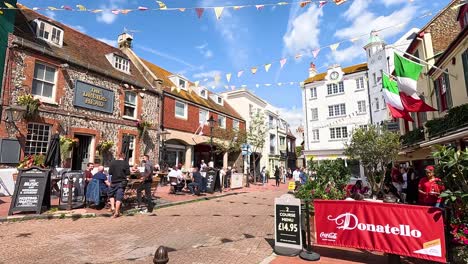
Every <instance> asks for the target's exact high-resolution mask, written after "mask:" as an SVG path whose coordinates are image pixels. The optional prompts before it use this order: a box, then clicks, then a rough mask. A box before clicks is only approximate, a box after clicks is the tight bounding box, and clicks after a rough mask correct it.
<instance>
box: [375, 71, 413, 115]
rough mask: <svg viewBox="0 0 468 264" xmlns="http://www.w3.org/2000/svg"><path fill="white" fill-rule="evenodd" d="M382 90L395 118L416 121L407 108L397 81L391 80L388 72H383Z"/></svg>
mask: <svg viewBox="0 0 468 264" xmlns="http://www.w3.org/2000/svg"><path fill="white" fill-rule="evenodd" d="M382 88H383V89H382V90H383V94H384V97H385V101H386V102H387V107H388V109H389V110H390V113H391V114H392V116H393V117H394V118H403V119H405V120H408V121H411V122H414V121H413V119H412V118H411V116H410V115H409V113H408V111H406V110H405V107H404V106H403V103H402V101H401V97H400V91H399V90H398V86H397V82H396V81H394V80H391V79H390V78H389V77H388V75H387V74H385V73H384V74H382Z"/></svg>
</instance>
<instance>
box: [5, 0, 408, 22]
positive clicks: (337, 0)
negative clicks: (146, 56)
mask: <svg viewBox="0 0 468 264" xmlns="http://www.w3.org/2000/svg"><path fill="white" fill-rule="evenodd" d="M347 1H348V0H305V1H282V2H278V3H258V4H248V5H225V6H206V7H168V6H167V5H166V4H165V3H164V2H162V1H155V2H156V4H157V8H151V7H148V6H138V7H135V8H113V9H102V8H101V9H90V8H87V7H86V6H84V5H82V4H78V5H76V6H75V7H72V6H70V5H62V6H60V7H55V6H47V7H33V8H32V9H33V10H48V11H76V12H88V13H102V12H111V13H113V14H114V15H120V14H121V15H126V14H129V13H130V12H136V11H140V12H141V11H179V12H185V11H187V10H195V13H196V15H197V17H198V18H201V17H202V15H203V14H204V12H205V10H209V9H212V10H213V11H214V13H215V16H216V18H217V19H220V18H221V15H222V13H223V11H224V10H225V9H232V10H240V9H243V8H253V7H255V8H256V9H257V10H262V9H264V8H265V7H269V6H270V7H273V6H287V5H294V4H298V5H299V6H300V7H301V8H304V7H306V6H308V5H309V4H311V3H316V4H318V5H319V7H322V6H324V5H326V4H328V3H334V4H336V5H341V4H343V3H345V2H347ZM410 1H411V0H410ZM4 5H5V7H0V11H1V10H4V9H21V8H23V7H26V6H25V5H22V4H18V7H16V6H14V5H12V4H10V3H7V2H4Z"/></svg>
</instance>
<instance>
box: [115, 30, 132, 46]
mask: <svg viewBox="0 0 468 264" xmlns="http://www.w3.org/2000/svg"><path fill="white" fill-rule="evenodd" d="M132 40H133V37H132V35H130V34H128V33H126V32H125V33H122V34H120V35H119V37H118V38H117V45H118V46H119V49H121V48H132Z"/></svg>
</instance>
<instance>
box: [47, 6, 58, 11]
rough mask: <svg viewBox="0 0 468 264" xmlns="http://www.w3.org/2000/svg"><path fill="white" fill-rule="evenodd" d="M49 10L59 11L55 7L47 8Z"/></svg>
mask: <svg viewBox="0 0 468 264" xmlns="http://www.w3.org/2000/svg"><path fill="white" fill-rule="evenodd" d="M47 9H49V10H51V11H55V10H57V8H56V7H53V6H49V7H47Z"/></svg>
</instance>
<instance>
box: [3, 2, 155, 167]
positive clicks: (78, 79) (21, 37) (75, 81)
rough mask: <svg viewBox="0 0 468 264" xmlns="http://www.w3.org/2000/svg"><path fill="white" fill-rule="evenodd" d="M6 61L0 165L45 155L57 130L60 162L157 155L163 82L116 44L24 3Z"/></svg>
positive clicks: (133, 161)
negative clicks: (140, 67)
mask: <svg viewBox="0 0 468 264" xmlns="http://www.w3.org/2000/svg"><path fill="white" fill-rule="evenodd" d="M5 68H6V70H5V73H6V74H5V78H4V82H3V89H2V106H3V113H2V120H1V125H0V139H1V144H0V157H1V158H0V166H16V165H17V164H18V163H21V161H22V160H24V159H25V158H28V157H39V156H42V155H44V154H45V153H46V151H47V148H48V146H49V142H50V139H51V136H52V135H53V134H55V133H59V134H60V141H61V152H62V153H61V154H62V155H61V156H62V166H63V167H70V168H72V169H77V170H78V169H83V168H84V167H85V166H86V163H88V162H94V163H99V164H104V165H107V164H108V163H109V162H110V160H112V159H113V158H115V157H116V155H117V154H118V153H125V155H126V156H127V158H128V160H129V162H130V164H136V163H139V162H140V157H141V156H142V155H143V154H148V155H149V156H150V158H151V159H153V160H157V159H158V153H159V148H158V146H159V136H158V132H157V128H158V127H159V113H160V109H159V107H160V100H161V92H160V84H159V83H158V82H154V83H149V82H148V81H147V80H146V78H145V77H144V76H143V75H142V74H141V73H140V71H139V70H138V69H137V68H136V67H135V65H134V64H133V63H132V61H131V60H130V59H129V58H128V57H127V55H126V54H125V53H123V52H122V51H121V50H120V49H118V48H116V47H112V46H110V45H108V44H106V43H103V42H101V41H98V40H96V39H94V38H92V37H90V36H87V35H85V34H83V33H81V32H79V31H77V30H75V29H73V28H70V27H68V26H66V25H64V24H62V23H59V22H57V21H54V20H52V19H50V18H48V17H45V16H43V15H41V14H38V13H36V12H34V11H32V10H30V9H27V8H22V9H19V10H18V11H17V14H16V21H15V30H14V32H13V34H10V35H9V39H8V50H7V59H6V64H5Z"/></svg>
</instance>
